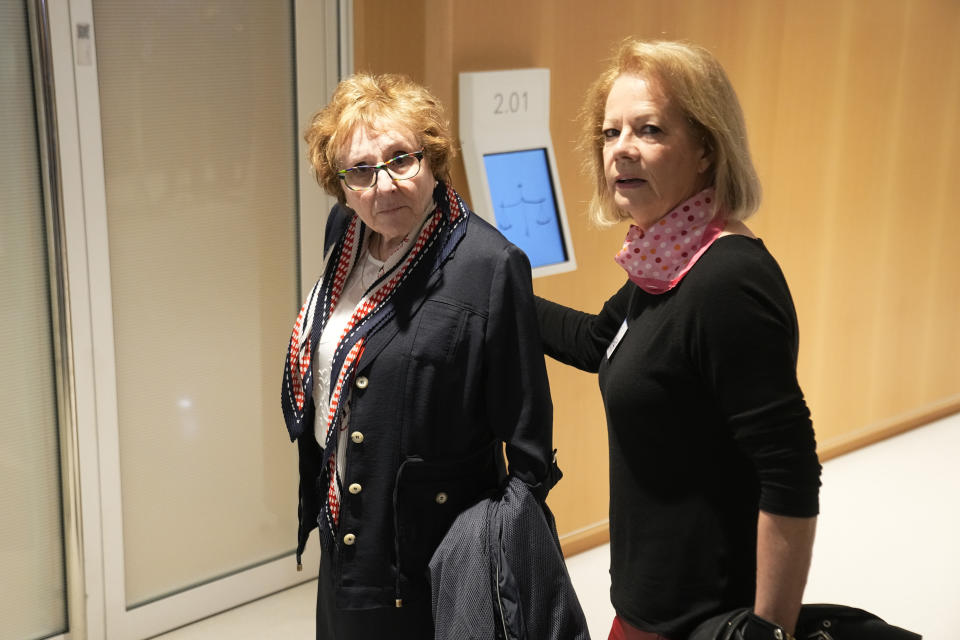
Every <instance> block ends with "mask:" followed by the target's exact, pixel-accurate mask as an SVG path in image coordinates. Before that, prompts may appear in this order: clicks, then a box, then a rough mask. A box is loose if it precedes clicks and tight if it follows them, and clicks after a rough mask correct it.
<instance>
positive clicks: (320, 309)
mask: <svg viewBox="0 0 960 640" xmlns="http://www.w3.org/2000/svg"><path fill="white" fill-rule="evenodd" d="M305 138H306V141H307V143H308V146H309V153H310V161H311V163H312V164H313V167H314V168H315V170H316V175H317V180H318V181H319V183H320V184H321V185H322V186H323V188H324V189H325V190H326V191H327V193H329V194H331V195H334V196H336V197H337V199H338V200H339V204H338V205H336V206H335V207H334V208H333V210H332V211H331V212H330V217H329V219H328V222H327V228H326V239H325V243H324V244H325V248H324V251H325V256H326V258H325V260H326V265H325V267H324V271H323V276H322V277H321V279H320V281H319V282H317V284H316V285H315V286H314V287H313V289H312V290H311V291H310V294H309V296H308V297H307V300H306V302H305V303H304V305H303V308H302V309H301V311H300V315H299V316H298V317H297V320H296V324H295V326H294V329H293V335H292V338H291V341H290V349H289V352H288V357H287V361H286V366H285V370H284V379H283V390H282V393H283V399H282V402H283V412H284V418H285V420H286V424H287V429H288V430H289V434H290V437H291V439H292V440H295V441H296V442H297V444H298V448H299V456H300V504H299V519H300V531H299V545H298V550H297V557H298V563H299V559H300V554H301V553H302V551H303V548H304V545H305V543H306V540H307V537H308V535H309V533H310V531H311V530H312V529H313V528H314V527H315V526H318V525H319V530H320V539H321V552H322V557H321V562H320V580H319V588H318V598H317V637H318V638H324V639H326V640H340V639H350V638H363V639H364V640H366V639H367V638H382V637H390V638H432V637H433V626H432V621H431V606H430V591H429V585H428V583H427V565H428V562H429V560H430V557H431V554H432V553H433V551H434V549H435V548H436V546H437V544H438V543H439V542H440V540H441V538H442V537H443V535H444V533H445V532H446V530H447V529H448V528H449V526H450V524H451V522H452V521H453V520H454V518H455V517H456V515H457V514H458V513H459V512H460V511H462V510H463V509H464V508H465V507H466V506H468V505H470V504H471V503H473V502H475V501H476V500H477V499H478V498H480V497H481V496H483V495H484V494H486V493H487V492H489V491H490V490H492V489H495V488H496V487H497V486H498V485H499V484H500V483H501V481H502V480H503V479H504V477H505V474H506V471H505V463H504V457H503V443H506V452H507V456H508V457H509V462H510V474H511V475H513V476H516V477H518V478H520V479H522V480H523V481H524V482H525V483H526V484H527V485H529V486H530V487H531V488H532V489H533V492H534V494H535V495H537V496H538V497H539V498H541V499H543V498H544V497H545V496H546V492H547V490H548V489H549V488H550V485H551V483H552V482H553V481H554V479H555V477H556V476H555V475H554V473H553V470H554V469H555V467H554V466H553V464H552V448H551V423H552V405H551V402H550V395H549V389H548V386H547V377H546V368H545V363H544V359H543V354H542V351H541V349H540V337H539V332H538V329H537V321H536V312H535V308H534V302H533V294H532V289H531V282H530V265H529V263H528V261H527V259H526V257H525V256H524V254H523V253H522V252H521V251H520V250H519V249H517V248H516V247H514V246H513V245H511V244H510V243H509V242H507V241H506V240H505V239H504V238H503V236H501V235H500V233H499V232H497V231H496V230H495V229H493V228H492V227H491V226H489V225H488V224H486V223H485V222H484V221H483V220H481V219H480V218H478V217H477V216H475V215H474V214H473V213H471V212H470V211H468V210H467V208H466V206H465V205H464V203H463V201H462V200H461V199H460V197H459V196H458V195H457V193H456V192H455V191H454V190H453V188H452V187H451V186H450V184H449V167H450V159H451V157H452V156H453V154H454V145H453V140H452V138H451V135H450V131H449V129H448V125H447V123H446V121H445V120H444V117H443V111H442V107H441V105H440V103H439V102H438V101H437V100H436V98H434V97H433V96H432V95H431V94H430V93H428V92H427V91H426V90H425V89H424V88H423V87H421V86H418V85H416V84H414V83H413V82H411V81H410V80H408V79H406V78H404V77H402V76H396V75H381V76H372V75H363V74H359V75H355V76H352V77H350V78H348V79H346V80H344V81H343V82H341V83H340V85H339V87H338V88H337V90H336V92H335V93H334V95H333V98H332V99H331V101H330V103H329V104H328V105H327V106H326V107H325V108H324V109H322V110H321V111H320V112H319V113H318V114H317V115H316V116H315V117H314V118H313V121H312V123H311V124H310V126H309V128H308V130H307V132H306V135H305Z"/></svg>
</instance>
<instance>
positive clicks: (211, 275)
mask: <svg viewBox="0 0 960 640" xmlns="http://www.w3.org/2000/svg"><path fill="white" fill-rule="evenodd" d="M308 4H309V5H311V6H307V5H308ZM70 22H71V24H70V27H71V32H72V33H71V39H72V58H73V61H72V62H73V65H74V73H75V80H76V96H77V107H76V108H77V114H78V122H79V148H80V156H81V164H82V168H83V194H82V198H83V209H84V211H83V216H84V221H83V229H84V242H85V246H84V250H85V255H86V265H85V268H86V270H87V275H88V287H89V300H90V309H89V313H90V341H91V354H92V355H91V369H92V371H93V376H94V382H95V384H94V388H93V390H92V396H93V404H94V406H95V411H94V414H95V423H96V424H95V430H96V436H97V441H98V448H97V452H96V455H97V464H98V469H99V476H98V479H97V482H98V487H97V488H98V492H99V499H100V522H99V524H100V531H99V534H100V538H101V540H102V567H103V573H102V588H103V609H104V611H105V621H104V624H103V634H104V636H105V637H109V638H110V639H111V640H114V639H124V638H145V637H149V636H152V635H156V634H158V633H161V632H163V631H166V630H168V629H171V628H174V627H177V626H180V625H183V624H187V623H189V622H192V621H194V620H197V619H199V618H202V617H205V616H207V615H210V614H212V613H216V612H218V611H221V610H223V609H226V608H229V607H232V606H236V605H237V604H240V603H242V602H245V601H249V600H251V599H254V598H257V597H260V596H263V595H266V594H268V593H272V592H274V591H277V590H279V589H282V588H285V587H288V586H291V585H293V584H296V583H297V582H302V581H304V580H309V579H312V578H314V577H315V575H314V573H313V571H310V572H304V573H297V572H296V565H295V561H294V559H293V557H292V552H293V549H294V545H295V539H296V510H297V474H296V465H297V463H296V450H295V447H294V446H293V445H291V444H290V442H289V440H288V439H287V437H286V434H285V429H284V427H283V422H282V419H281V416H280V412H279V409H278V407H279V403H278V399H279V388H280V387H279V380H280V374H281V373H282V366H283V357H284V353H285V349H286V344H287V341H288V340H289V333H290V328H291V322H292V319H293V318H294V317H295V315H296V312H297V310H298V308H299V304H300V299H301V295H302V289H303V287H304V286H309V284H311V283H312V280H313V278H315V277H316V274H317V272H318V270H319V262H320V260H321V258H322V256H320V255H319V251H320V243H321V242H322V236H320V235H318V234H317V231H318V230H320V229H322V224H323V216H324V215H325V213H326V210H327V209H328V208H329V206H330V203H329V202H328V201H327V199H326V198H325V197H323V196H321V195H320V192H319V188H318V187H317V186H316V185H315V184H311V182H310V181H309V179H308V177H309V176H308V173H307V172H306V169H305V168H304V167H303V163H302V161H301V158H303V157H304V154H303V150H302V147H301V143H300V142H299V141H300V138H301V134H300V132H301V131H302V130H303V128H304V126H305V124H306V121H307V118H308V117H309V116H310V115H311V112H312V110H313V109H316V108H318V107H319V106H320V105H321V104H322V103H323V101H324V100H325V99H326V96H327V95H329V91H330V90H331V88H332V85H333V84H334V83H335V81H336V76H337V44H338V43H337V37H336V33H337V6H336V3H335V2H332V1H329V2H319V3H318V2H312V3H307V2H293V1H290V0H270V1H263V0H190V1H187V0H179V1H176V0H174V1H170V2H162V3H158V2H154V1H151V0H73V1H72V2H71V3H70ZM304 245H307V246H306V249H304ZM304 281H307V282H304ZM306 566H308V567H310V566H313V567H315V566H316V558H313V559H312V562H311V563H309V564H306ZM88 582H89V580H88Z"/></svg>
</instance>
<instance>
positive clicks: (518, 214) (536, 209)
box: [497, 182, 553, 237]
mask: <svg viewBox="0 0 960 640" xmlns="http://www.w3.org/2000/svg"><path fill="white" fill-rule="evenodd" d="M497 210H498V214H499V215H497V226H498V227H499V228H500V230H501V231H507V230H509V229H512V228H513V227H514V225H519V224H522V225H523V231H524V235H526V236H527V237H529V236H530V219H531V218H533V222H534V224H537V225H541V226H543V225H548V224H550V223H551V222H553V215H552V212H551V211H549V210H548V205H547V196H541V197H539V198H538V197H536V195H532V196H531V195H524V192H523V183H522V182H518V183H517V199H516V200H513V201H510V202H507V201H505V200H501V201H500V202H499V203H498V204H497Z"/></svg>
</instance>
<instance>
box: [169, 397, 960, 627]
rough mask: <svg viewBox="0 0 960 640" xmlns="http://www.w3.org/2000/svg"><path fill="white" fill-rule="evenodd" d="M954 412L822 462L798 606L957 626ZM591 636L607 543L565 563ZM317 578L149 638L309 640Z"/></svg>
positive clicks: (602, 622) (959, 431) (958, 509)
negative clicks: (846, 608)
mask: <svg viewBox="0 0 960 640" xmlns="http://www.w3.org/2000/svg"><path fill="white" fill-rule="evenodd" d="M958 452H960V414H958V415H954V416H951V417H949V418H946V419H944V420H941V421H939V422H937V423H934V424H932V425H928V426H926V427H922V428H920V429H915V430H913V431H910V432H908V433H905V434H903V435H900V436H897V437H895V438H891V439H889V440H885V441H883V442H881V443H878V444H875V445H873V446H870V447H867V448H865V449H861V450H859V451H855V452H853V453H850V454H847V455H845V456H842V457H840V458H836V459H834V460H830V461H829V462H827V463H825V464H824V471H823V489H822V491H821V498H820V500H821V509H820V520H819V525H818V530H817V542H816V545H815V548H814V559H813V567H812V569H811V572H810V580H809V583H808V585H807V590H806V593H805V595H804V601H805V602H833V603H842V604H847V605H851V606H856V607H860V608H863V609H867V610H868V611H871V612H873V613H875V614H877V615H879V616H880V617H882V618H884V619H885V620H887V621H888V622H890V623H891V624H896V625H899V626H902V627H904V628H907V629H910V630H911V631H915V632H918V633H922V634H923V637H924V638H925V640H953V639H954V638H956V637H957V629H960V606H958V605H960V579H958V578H957V576H958V575H960V471H958V469H957V467H956V465H955V458H956V454H957V453H958ZM567 566H568V568H569V571H570V576H571V578H572V579H573V584H574V587H575V588H576V590H577V594H578V595H579V597H580V602H581V605H582V606H583V610H584V612H585V613H586V616H587V623H588V625H589V627H590V633H591V636H592V637H593V638H595V639H596V640H603V639H604V638H606V637H607V632H608V631H609V629H610V622H611V620H612V619H613V608H612V607H611V606H610V602H609V599H608V595H609V588H610V577H609V573H608V567H609V548H608V547H607V546H606V545H604V546H601V547H597V548H596V549H592V550H590V551H587V552H584V553H581V554H579V555H576V556H574V557H572V558H569V559H568V560H567ZM315 590H316V582H315V581H312V582H308V583H306V584H303V585H300V586H298V587H294V588H292V589H288V590H286V591H283V592H281V593H278V594H275V595H272V596H269V597H267V598H263V599H261V600H258V601H256V602H253V603H250V604H247V605H245V606H242V607H238V608H236V609H233V610H231V611H227V612H225V613H222V614H220V615H217V616H214V617H211V618H208V619H206V620H202V621H200V622H197V623H194V624H192V625H189V626H186V627H182V628H180V629H177V630H175V631H172V632H170V633H167V634H164V635H161V636H157V638H156V640H207V639H213V638H217V639H219V638H230V639H231V640H264V639H273V638H283V639H285V640H310V639H312V638H313V633H314V631H313V615H314V606H315V604H314V602H315V600H314V598H315V593H316V591H315Z"/></svg>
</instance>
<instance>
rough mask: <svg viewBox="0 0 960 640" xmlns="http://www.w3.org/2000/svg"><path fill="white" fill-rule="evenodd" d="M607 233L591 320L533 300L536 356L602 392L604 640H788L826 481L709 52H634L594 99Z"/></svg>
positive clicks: (755, 188) (784, 310)
mask: <svg viewBox="0 0 960 640" xmlns="http://www.w3.org/2000/svg"><path fill="white" fill-rule="evenodd" d="M583 120H584V128H585V130H584V137H583V140H582V146H583V148H584V149H585V150H586V152H587V154H588V156H589V159H588V166H589V168H590V170H591V173H592V176H593V177H594V179H595V181H596V182H595V194H594V201H593V204H592V212H593V216H594V218H595V220H596V222H598V223H600V224H601V225H609V224H615V223H618V222H620V221H623V220H630V221H632V224H631V225H630V228H629V230H628V231H627V234H626V240H625V241H624V243H623V247H622V249H621V250H620V251H619V253H617V255H616V262H617V263H618V264H619V265H620V266H621V267H622V268H623V269H624V270H626V272H627V278H628V279H627V281H626V282H625V284H624V285H623V286H622V287H621V288H620V290H619V291H617V292H616V293H615V294H613V296H612V297H611V298H610V299H609V300H608V301H607V302H606V303H605V304H604V306H603V308H602V309H601V310H600V312H599V313H597V314H595V315H594V314H588V313H583V312H579V311H574V310H571V309H568V308H566V307H563V306H560V305H557V304H554V303H552V302H549V301H546V300H541V299H538V300H537V312H538V316H539V322H540V329H541V334H542V336H543V340H544V345H545V351H546V352H547V354H548V355H550V356H552V357H554V358H556V359H558V360H560V361H562V362H564V363H567V364H570V365H573V366H575V367H578V368H580V369H583V370H586V371H591V372H598V373H599V383H600V390H601V394H602V397H603V401H604V406H605V409H606V414H607V426H608V437H609V448H610V553H611V570H610V572H611V576H612V587H611V599H612V601H613V605H614V609H615V610H616V613H617V616H616V618H615V620H614V624H613V629H612V630H611V633H610V638H631V639H633V638H644V639H654V638H667V639H669V640H681V639H684V638H687V637H688V635H689V634H690V633H691V632H692V631H693V629H694V628H695V627H696V626H697V625H698V624H699V623H700V622H702V621H704V620H705V619H707V618H709V617H711V616H714V615H716V614H720V613H721V612H724V611H727V610H730V609H733V608H735V607H752V610H753V612H752V614H751V617H750V621H749V623H748V624H749V625H753V626H754V627H757V628H761V629H762V628H767V629H772V628H773V625H777V626H779V627H781V636H783V634H784V632H792V630H793V628H794V624H795V622H796V618H797V613H798V610H799V607H800V600H801V596H802V593H803V588H804V585H805V582H806V576H807V571H808V567H809V562H810V554H811V548H812V544H813V535H814V528H815V522H816V519H815V517H816V514H817V513H818V493H819V486H820V483H819V474H820V465H819V462H818V460H817V454H816V449H815V442H814V434H813V429H812V426H811V422H810V417H809V411H808V410H807V406H806V404H805V402H804V399H803V394H802V392H801V390H800V386H799V385H798V383H797V376H796V361H797V319H796V313H795V311H794V307H793V302H792V300H791V297H790V292H789V290H788V288H787V283H786V281H785V280H784V276H783V274H782V273H781V271H780V268H779V267H778V265H777V263H776V261H775V260H774V259H773V257H772V256H771V255H770V253H769V252H768V251H767V248H766V247H765V246H764V243H763V242H762V241H761V240H759V239H758V238H757V237H755V236H754V235H753V234H752V233H751V232H750V229H748V228H747V226H746V225H745V224H744V223H743V220H744V219H745V218H747V217H748V216H749V215H750V214H752V213H753V212H754V211H755V210H756V209H757V208H758V205H759V201H760V186H759V183H758V180H757V177H756V173H755V171H754V168H753V165H752V162H751V159H750V152H749V149H748V147H747V142H746V140H747V137H746V127H745V125H744V121H743V116H742V113H741V109H740V106H739V103H738V101H737V98H736V95H735V93H734V91H733V88H732V87H731V85H730V82H729V81H728V79H727V77H726V75H725V73H724V71H723V69H722V68H721V66H720V64H719V63H718V62H717V61H716V59H715V58H714V57H713V56H712V55H711V54H710V53H709V52H707V51H706V50H704V49H702V48H700V47H697V46H691V45H687V44H681V43H675V42H643V41H637V40H628V41H626V42H625V43H624V44H623V45H622V46H621V48H620V50H619V54H618V55H617V57H616V58H615V60H614V61H613V63H612V65H611V66H610V67H609V68H608V69H607V70H606V71H605V72H604V73H603V75H602V76H601V77H600V78H599V80H597V81H596V83H595V84H594V85H593V86H592V88H591V89H590V91H589V93H588V97H587V101H586V105H585V108H584V114H583ZM762 637H766V638H773V637H774V636H773V635H772V634H770V633H767V634H766V635H763V636H762Z"/></svg>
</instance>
